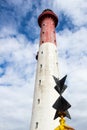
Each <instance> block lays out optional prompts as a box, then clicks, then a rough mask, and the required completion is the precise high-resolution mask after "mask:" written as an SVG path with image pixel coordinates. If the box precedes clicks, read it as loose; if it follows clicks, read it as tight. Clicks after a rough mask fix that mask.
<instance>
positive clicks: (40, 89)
mask: <svg viewBox="0 0 87 130" xmlns="http://www.w3.org/2000/svg"><path fill="white" fill-rule="evenodd" d="M53 75H54V76H56V77H58V76H59V71H58V57H57V48H56V45H55V44H53V43H50V42H47V43H44V44H42V45H40V48H39V55H38V61H37V72H36V82H35V90H34V99H33V108H32V118H31V126H30V130H54V129H55V128H56V126H57V125H58V120H53V118H54V115H55V110H54V109H53V107H52V105H53V104H54V102H55V101H56V99H57V98H58V93H57V92H56V91H55V89H54V86H55V81H54V79H53V77H52V76H53Z"/></svg>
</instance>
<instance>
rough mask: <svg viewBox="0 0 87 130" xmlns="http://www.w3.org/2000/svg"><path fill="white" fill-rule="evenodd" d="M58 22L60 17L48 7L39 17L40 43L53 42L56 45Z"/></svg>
mask: <svg viewBox="0 0 87 130" xmlns="http://www.w3.org/2000/svg"><path fill="white" fill-rule="evenodd" d="M57 23H58V17H57V16H56V14H55V13H54V12H53V11H52V10H50V9H46V10H44V11H43V12H42V14H41V15H40V16H39V18H38V24H39V26H40V27H41V33H40V45H41V44H43V43H46V42H51V43H54V44H55V45H56V33H55V27H56V26H57Z"/></svg>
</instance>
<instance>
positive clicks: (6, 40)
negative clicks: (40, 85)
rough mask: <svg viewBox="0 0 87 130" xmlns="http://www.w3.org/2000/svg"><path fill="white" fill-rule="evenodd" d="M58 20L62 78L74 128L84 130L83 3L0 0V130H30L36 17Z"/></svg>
mask: <svg viewBox="0 0 87 130" xmlns="http://www.w3.org/2000/svg"><path fill="white" fill-rule="evenodd" d="M46 8H50V9H52V10H53V11H54V12H55V13H56V14H57V16H58V17H59V24H58V26H57V28H56V32H57V34H56V38H57V44H58V46H57V48H58V62H59V71H60V78H61V77H63V76H64V75H65V74H68V77H67V81H66V82H67V85H68V89H67V91H65V93H64V96H65V98H66V99H67V100H68V101H69V102H70V103H71V104H72V107H71V108H70V114H71V117H72V120H68V119H67V124H69V125H70V126H72V127H74V128H75V129H76V130H83V129H85V128H87V123H86V120H87V109H86V108H87V0H65V1H64V0H61V1H60V0H48V2H47V1H46V0H41V1H40V0H37V1H35V0H34V1H32V0H0V129H1V130H29V125H30V118H31V108H32V101H33V91H34V82H35V70H36V65H37V61H36V60H35V55H36V53H37V51H38V47H39V34H40V28H39V26H38V23H37V18H38V16H39V14H40V13H41V12H42V11H43V10H44V9H46Z"/></svg>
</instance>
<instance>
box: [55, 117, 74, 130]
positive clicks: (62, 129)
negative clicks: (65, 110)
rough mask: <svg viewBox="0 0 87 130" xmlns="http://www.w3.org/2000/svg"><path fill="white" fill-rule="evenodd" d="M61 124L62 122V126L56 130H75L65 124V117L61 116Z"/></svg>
mask: <svg viewBox="0 0 87 130" xmlns="http://www.w3.org/2000/svg"><path fill="white" fill-rule="evenodd" d="M59 122H60V125H59V126H58V127H57V128H55V129H54V130H74V129H73V128H71V127H69V126H67V125H66V124H65V119H64V117H63V116H61V119H60V120H59Z"/></svg>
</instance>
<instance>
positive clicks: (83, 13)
mask: <svg viewBox="0 0 87 130" xmlns="http://www.w3.org/2000/svg"><path fill="white" fill-rule="evenodd" d="M53 5H54V9H55V11H56V12H57V11H58V12H61V11H62V12H64V14H65V15H66V16H69V17H70V18H71V20H72V22H73V23H74V24H75V25H77V26H82V25H87V19H86V17H87V10H86V9H87V1H86V0H65V1H63V0H61V1H60V0H55V1H54V4H53Z"/></svg>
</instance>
